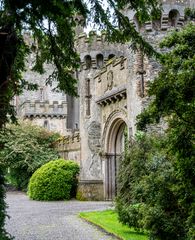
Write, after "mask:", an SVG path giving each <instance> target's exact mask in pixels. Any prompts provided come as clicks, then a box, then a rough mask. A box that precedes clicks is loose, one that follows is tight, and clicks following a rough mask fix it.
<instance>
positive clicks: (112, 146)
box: [104, 116, 127, 200]
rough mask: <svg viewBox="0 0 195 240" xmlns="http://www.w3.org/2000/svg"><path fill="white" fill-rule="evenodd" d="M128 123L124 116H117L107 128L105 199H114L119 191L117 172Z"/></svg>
mask: <svg viewBox="0 0 195 240" xmlns="http://www.w3.org/2000/svg"><path fill="white" fill-rule="evenodd" d="M126 129H127V125H126V122H125V120H124V118H121V117H120V116H117V117H116V118H114V119H112V121H111V123H110V124H109V126H108V127H107V129H106V130H105V131H106V133H105V136H104V137H105V142H104V144H105V155H104V159H105V162H104V163H105V177H104V191H105V199H106V200H113V199H114V197H115V196H116V192H117V181H116V180H117V172H118V169H119V161H120V158H121V153H122V152H124V147H125V133H126Z"/></svg>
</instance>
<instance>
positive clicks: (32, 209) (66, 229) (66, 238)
mask: <svg viewBox="0 0 195 240" xmlns="http://www.w3.org/2000/svg"><path fill="white" fill-rule="evenodd" d="M6 202H7V204H8V210H7V213H8V215H9V216H10V219H7V221H6V230H7V231H8V232H9V233H10V234H11V235H12V236H15V240H111V239H115V238H114V237H113V236H110V235H109V234H106V233H104V232H102V231H100V230H99V229H97V228H96V227H94V226H93V225H91V224H88V223H87V222H85V221H84V220H82V219H80V218H79V217H78V213H79V212H82V211H95V210H104V209H107V208H109V207H111V203H110V202H79V201H76V200H71V201H58V202H54V201H53V202H39V201H32V200H29V199H28V197H27V196H26V195H25V194H24V193H21V192H8V193H7V197H6Z"/></svg>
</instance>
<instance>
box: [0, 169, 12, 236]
mask: <svg viewBox="0 0 195 240" xmlns="http://www.w3.org/2000/svg"><path fill="white" fill-rule="evenodd" d="M5 207H6V204H5V188H4V177H3V171H2V169H1V167H0V239H1V240H10V239H13V238H12V237H11V236H10V235H9V234H8V233H7V232H6V230H5V227H4V225H5V217H6V210H5Z"/></svg>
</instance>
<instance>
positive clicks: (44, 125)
mask: <svg viewBox="0 0 195 240" xmlns="http://www.w3.org/2000/svg"><path fill="white" fill-rule="evenodd" d="M43 127H44V128H46V129H49V122H48V120H45V121H44V123H43Z"/></svg>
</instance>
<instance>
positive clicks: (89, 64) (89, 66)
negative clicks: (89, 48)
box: [85, 55, 92, 69]
mask: <svg viewBox="0 0 195 240" xmlns="http://www.w3.org/2000/svg"><path fill="white" fill-rule="evenodd" d="M85 64H86V69H90V68H91V65H92V62H91V56H90V55H87V56H85Z"/></svg>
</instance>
